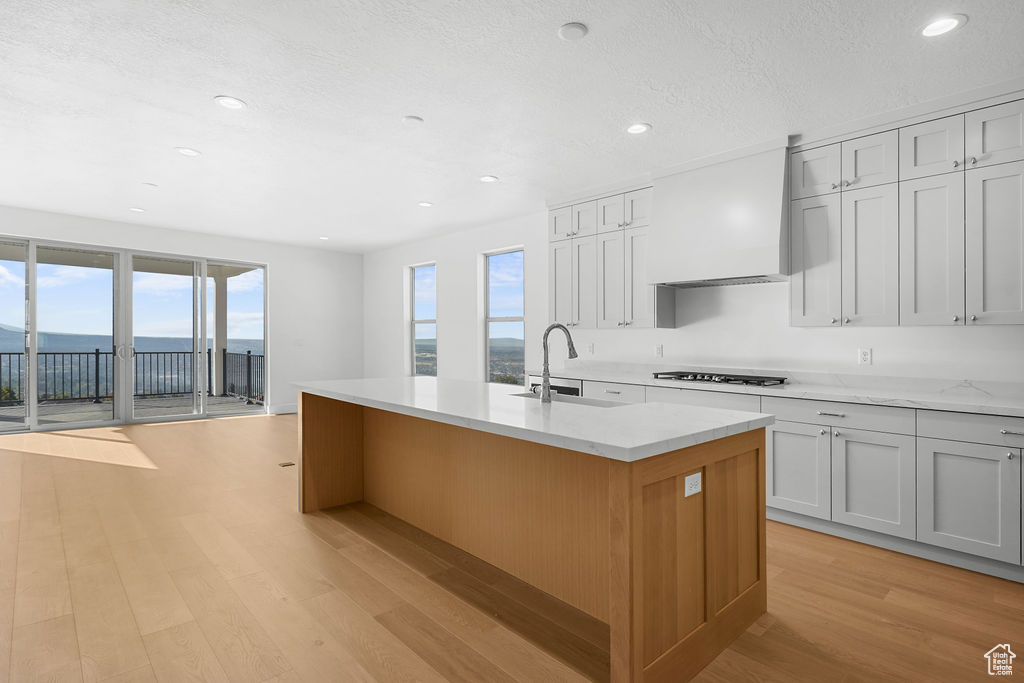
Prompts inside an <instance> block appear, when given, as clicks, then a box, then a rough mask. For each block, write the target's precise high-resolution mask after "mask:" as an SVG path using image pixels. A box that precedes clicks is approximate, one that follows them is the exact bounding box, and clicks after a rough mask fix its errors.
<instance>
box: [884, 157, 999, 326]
mask: <svg viewBox="0 0 1024 683" xmlns="http://www.w3.org/2000/svg"><path fill="white" fill-rule="evenodd" d="M977 172H978V173H980V172H981V171H977ZM899 188H900V246H899V255H900V256H899V258H900V274H899V279H900V322H901V323H902V324H904V325H962V324H963V321H964V176H963V174H960V173H957V174H947V175H940V176H934V177H931V178H921V179H918V180H912V181H909V182H901V183H900V184H899Z"/></svg>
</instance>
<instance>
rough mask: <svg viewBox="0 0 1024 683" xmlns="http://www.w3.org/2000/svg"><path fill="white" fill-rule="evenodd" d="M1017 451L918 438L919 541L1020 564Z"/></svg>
mask: <svg viewBox="0 0 1024 683" xmlns="http://www.w3.org/2000/svg"><path fill="white" fill-rule="evenodd" d="M1020 460H1021V449H1019V448H1006V447H1004V446H991V445H985V444H976V443H962V442H959V441H946V440H944V439H927V438H919V439H918V440H917V540H919V541H921V542H923V543H930V544H932V545H937V546H942V547H943V548H949V549H951V550H959V551H960V552H964V553H971V554H972V555H981V556H983V557H989V558H992V559H993V560H1002V561H1003V562H1012V563H1014V564H1020V562H1021V507H1020V504H1021V465H1020Z"/></svg>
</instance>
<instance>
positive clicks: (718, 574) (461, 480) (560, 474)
mask: <svg viewBox="0 0 1024 683" xmlns="http://www.w3.org/2000/svg"><path fill="white" fill-rule="evenodd" d="M299 412H300V415H299V425H300V426H299V442H300V444H299V445H300V452H301V472H300V475H301V476H300V481H299V507H300V510H301V511H303V512H313V511H316V510H321V509H324V508H329V507H334V506H338V505H345V504H348V503H354V502H359V501H365V502H367V503H369V504H371V505H374V506H376V507H378V508H380V509H381V510H384V511H385V512H387V513H389V514H391V515H394V516H395V517H398V518H399V519H401V520H404V521H405V522H408V523H409V524H411V525H413V526H415V527H417V528H419V529H422V530H423V531H425V532H427V533H429V534H431V535H433V536H436V537H438V538H440V539H442V540H444V541H446V542H448V543H450V544H452V545H454V546H456V547H457V548H460V549H462V550H464V551H466V552H468V553H470V554H472V555H475V556H476V557H479V558H480V559H482V560H484V561H486V562H488V563H490V564H492V565H495V566H496V567H498V568H500V569H502V570H504V571H506V572H508V573H509V574H512V575H513V576H515V577H517V578H519V579H521V580H522V581H524V582H526V583H528V584H530V585H532V586H535V587H536V588H538V589H540V590H542V591H544V592H546V593H549V594H550V595H552V596H554V597H556V598H558V599H560V600H562V601H564V602H566V603H568V604H569V605H572V606H573V607H576V608H577V609H579V610H581V611H583V612H585V613H587V614H590V615H591V616H593V617H595V618H597V619H600V620H601V621H604V622H605V623H607V624H608V625H609V631H610V634H611V640H610V643H609V652H610V661H611V665H610V667H611V669H610V680H611V681H613V683H618V682H622V681H637V682H639V681H645V682H650V683H658V682H661V681H665V682H669V681H671V682H673V683H675V682H678V681H686V680H688V679H690V678H692V677H693V676H694V675H695V674H696V673H697V672H698V671H700V670H701V669H702V668H703V667H704V666H706V665H707V664H708V663H709V662H710V661H711V660H712V659H714V658H715V657H716V656H717V655H718V653H719V652H721V651H722V650H724V649H725V648H726V647H727V646H728V645H729V644H730V643H731V642H732V641H733V640H734V639H735V638H737V637H738V636H739V635H740V634H741V633H743V631H744V630H746V628H747V627H748V626H749V625H751V624H752V623H754V621H755V620H757V619H758V617H760V616H761V615H762V614H764V613H765V612H766V608H767V592H766V576H765V499H764V496H765V458H764V438H765V435H764V429H763V428H762V429H755V430H752V431H748V432H745V433H741V434H737V435H733V436H727V437H724V438H721V439H718V440H715V441H710V442H707V443H703V444H699V445H696V446H691V447H689V448H684V449H680V450H676V451H672V452H669V453H665V454H662V455H657V456H653V457H650V458H645V459H643V460H638V461H635V462H623V461H620V460H614V459H611V458H606V457H601V456H597V455H591V454H587V453H582V452H579V451H573V450H566V449H562V448H557V447H554V446H547V445H543V444H538V443H534V442H531V441H525V440H521V439H515V438H510V437H505V436H500V435H496V434H491V433H488V432H483V431H478V430H475V429H468V428H465V427H457V426H452V425H448V424H444V423H441V422H435V421H432V420H428V419H422V418H417V417H410V416H408V415H404V414H400V413H395V412H389V411H385V410H379V409H375V408H368V407H363V406H360V405H357V404H353V403H347V402H343V401H339V400H335V399H331V398H325V397H321V396H318V395H315V394H309V393H302V394H300V400H299ZM697 473H699V474H700V475H701V486H700V489H701V490H700V491H699V492H697V493H693V494H691V495H689V496H687V495H686V492H687V491H686V477H687V476H689V475H693V474H697Z"/></svg>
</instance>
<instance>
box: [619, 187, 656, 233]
mask: <svg viewBox="0 0 1024 683" xmlns="http://www.w3.org/2000/svg"><path fill="white" fill-rule="evenodd" d="M653 203H654V188H653V187H645V188H644V189H642V190H633V191H632V192H627V193H626V198H625V223H624V227H626V228H642V227H644V226H645V225H650V224H651V206H652V205H653Z"/></svg>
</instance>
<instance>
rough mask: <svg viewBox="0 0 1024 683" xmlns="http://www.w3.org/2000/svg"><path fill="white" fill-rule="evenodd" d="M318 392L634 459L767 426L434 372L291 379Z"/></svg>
mask: <svg viewBox="0 0 1024 683" xmlns="http://www.w3.org/2000/svg"><path fill="white" fill-rule="evenodd" d="M294 386H295V387H296V389H298V390H299V391H302V392H307V393H310V394H316V395H318V396H324V397H327V398H333V399H337V400H339V401H346V402H348V403H356V404H359V405H363V406H368V407H370V408H379V409H381V410H387V411H390V412H394V413H401V414H403V415H411V416H413V417H420V418H424V419H427V420H434V421H437V422H443V423H445V424H450V425H455V426H458V427H467V428H469V429H476V430H479V431H483V432H489V433H492V434H499V435H501V436H508V437H512V438H514V439H522V440H524V441H533V442H535V443H542V444H546V445H549V446H556V447H558V448H566V449H569V450H574V451H581V452H583V453H590V454H592V455H599V456H602V457H606V458H611V459H614V460H622V461H625V462H632V461H635V460H642V459H643V458H649V457H651V456H654V455H660V454H662V453H668V452H669V451H674V450H677V449H680V448H686V447H688V446H695V445H697V444H701V443H705V442H708V441H714V440H715V439H720V438H722V437H726V436H731V435H733V434H740V433H743V432H747V431H750V430H752V429H759V428H761V427H767V426H769V425H771V424H773V423H774V422H775V418H774V417H772V416H771V415H764V414H762V413H748V412H740V411H735V410H723V409H718V408H697V407H693V406H684V405H669V404H665V403H640V404H629V403H623V404H619V405H616V406H615V407H597V406H592V405H580V404H575V403H568V402H554V403H541V402H540V401H539V400H537V399H532V398H523V397H520V396H514V395H513V394H515V393H519V392H522V391H523V387H521V386H518V385H503V384H486V383H484V382H469V381H464V380H451V379H436V378H433V377H395V378H381V379H346V380H319V381H310V382H297V383H295V384H294Z"/></svg>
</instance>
